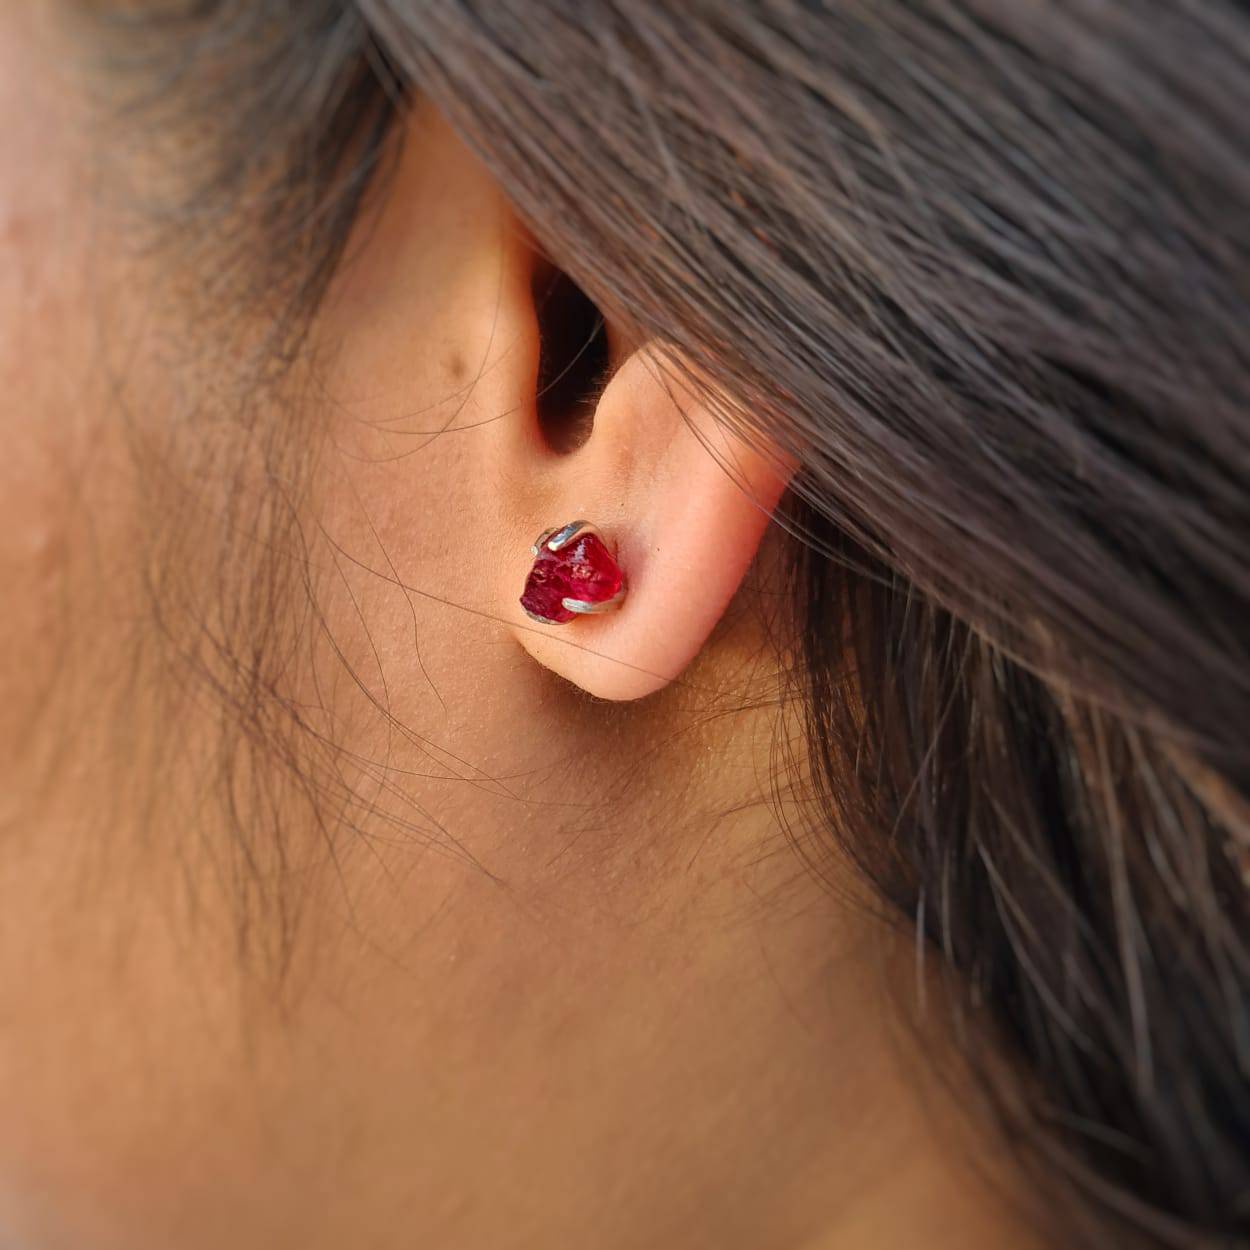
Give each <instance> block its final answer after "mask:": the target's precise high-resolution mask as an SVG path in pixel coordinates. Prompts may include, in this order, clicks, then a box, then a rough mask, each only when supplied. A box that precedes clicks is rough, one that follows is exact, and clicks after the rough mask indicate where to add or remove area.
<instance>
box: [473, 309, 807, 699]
mask: <svg viewBox="0 0 1250 1250" xmlns="http://www.w3.org/2000/svg"><path fill="white" fill-rule="evenodd" d="M536 316H537V321H538V325H539V337H540V340H541V339H542V338H543V337H544V330H545V327H544V317H543V314H542V311H541V309H539V310H538V311H537V313H536ZM587 331H590V332H593V325H592V326H590V327H583V337H584V335H585V333H586V332H587ZM564 332H565V333H567V328H564ZM607 337H608V339H609V341H612V340H614V338H615V334H614V327H613V326H612V325H611V324H609V325H608V326H607ZM568 347H573V348H574V350H576V342H575V341H574V343H571V344H568V345H566V351H567V348H568ZM530 399H531V402H528V403H526V404H525V405H523V406H521V407H519V408H518V409H517V411H516V412H515V413H514V414H513V417H512V422H513V426H512V431H511V434H512V436H511V437H510V438H508V439H506V440H500V442H499V443H498V445H497V448H496V454H497V455H498V456H499V457H500V462H499V463H498V464H497V465H496V466H495V467H494V471H495V474H496V480H498V481H500V482H503V483H505V484H506V489H507V490H508V497H507V499H506V506H507V511H508V514H509V516H510V517H511V518H512V519H513V521H514V523H515V525H516V527H517V528H516V529H515V530H514V531H513V534H512V537H511V541H512V543H513V545H514V549H515V550H516V553H517V559H516V561H515V563H512V562H510V565H509V568H508V571H507V576H506V578H505V580H504V583H503V584H502V585H501V587H500V598H501V601H502V603H503V606H504V610H505V611H506V612H507V613H508V614H509V615H510V616H511V619H512V621H513V632H514V635H515V637H516V639H517V641H518V642H519V643H520V645H521V646H522V647H524V649H525V650H526V651H527V652H528V653H529V654H530V656H532V657H533V659H534V660H535V661H537V662H538V663H539V664H542V665H544V666H545V667H546V668H549V669H551V670H552V671H553V672H556V673H559V674H560V675H561V676H562V677H564V678H567V679H568V680H569V681H571V682H573V683H574V684H575V685H577V686H580V687H581V688H582V689H583V690H586V691H588V692H589V693H591V694H594V695H597V696H599V697H600V698H605V699H637V698H641V697H643V696H644V695H648V694H651V693H652V692H654V691H656V690H658V689H660V688H661V687H663V686H665V685H667V684H668V683H669V682H671V681H673V680H674V679H675V678H677V677H678V676H679V675H680V673H681V672H682V670H683V669H684V668H685V667H686V666H687V665H688V664H689V663H690V661H691V660H692V659H694V657H695V656H696V655H697V654H698V652H699V651H700V649H701V648H702V647H703V645H704V643H705V642H706V640H707V638H708V636H709V634H710V633H711V632H712V630H713V628H714V627H715V626H716V624H717V622H718V621H719V620H720V618H721V616H722V614H723V613H724V611H725V608H726V607H727V605H728V604H729V601H730V600H731V599H732V598H733V596H734V593H735V592H736V591H737V589H738V587H739V586H740V584H741V582H742V579H743V577H744V575H745V574H746V572H747V569H748V567H749V566H750V564H751V561H752V559H753V558H754V556H755V553H756V551H757V549H758V547H759V544H760V540H761V538H762V537H763V534H764V531H765V529H766V527H767V525H768V522H769V519H770V516H771V513H772V510H773V508H774V507H775V506H776V504H777V501H778V499H779V497H780V496H781V493H782V491H783V490H784V489H785V486H786V483H787V480H788V478H789V474H790V471H791V470H790V469H789V467H788V466H787V465H786V464H785V463H784V462H783V461H782V458H781V457H780V456H779V455H778V454H777V452H776V451H775V450H774V449H773V448H772V447H770V446H768V445H766V444H764V443H762V442H760V441H753V440H748V439H747V438H745V437H743V436H741V435H739V434H736V433H733V432H731V431H730V430H729V429H728V427H727V425H726V423H725V422H724V421H722V420H719V419H717V418H716V417H715V416H714V415H713V413H712V412H711V410H710V407H709V404H708V402H707V400H706V399H705V398H704V395H703V394H702V393H701V388H697V387H696V386H695V385H694V384H693V383H692V381H691V379H690V377H689V375H687V374H685V373H684V372H683V371H682V370H681V369H680V367H679V363H678V362H676V361H674V360H672V359H670V358H667V357H665V356H664V355H663V354H662V353H660V352H658V351H657V350H655V349H653V348H650V347H646V346H644V347H641V348H638V349H636V350H633V351H632V352H630V353H628V354H627V355H626V357H625V359H624V360H623V361H622V362H621V363H620V364H619V366H618V367H616V368H615V371H614V372H612V374H611V377H610V380H609V381H608V383H607V385H606V387H604V388H602V392H601V394H599V396H598V400H597V402H595V403H594V404H593V409H592V410H591V411H588V412H585V413H583V414H581V415H580V417H579V418H577V419H578V420H579V421H580V423H581V426H582V429H581V436H580V438H579V439H578V441H577V445H576V446H575V447H574V448H573V449H565V450H561V449H560V440H561V436H560V434H559V433H558V432H557V435H556V438H555V439H554V440H553V438H552V435H551V432H550V427H551V426H552V424H557V425H558V423H559V421H560V420H561V414H559V413H557V414H555V417H554V421H553V418H552V416H551V415H550V414H548V415H546V417H544V397H543V396H542V395H541V394H539V395H537V396H535V397H530ZM553 443H554V446H553ZM579 519H585V520H587V521H589V522H591V523H592V524H593V525H594V526H595V527H596V528H597V529H598V530H599V531H600V532H601V533H602V535H603V538H604V541H605V543H606V544H607V545H608V547H609V548H610V549H611V550H613V551H614V552H615V555H616V559H617V561H618V563H619V565H620V568H621V570H622V573H623V575H624V578H625V585H626V595H625V598H624V599H623V601H622V602H621V604H620V606H619V607H618V608H617V609H616V610H614V611H612V612H610V613H606V614H604V615H587V616H578V617H576V618H575V619H574V620H572V621H570V622H567V623H565V624H560V625H545V624H541V623H537V624H536V623H535V622H534V621H533V620H532V619H530V618H528V617H527V616H526V614H525V613H524V611H523V610H522V609H521V605H520V603H519V601H518V596H519V595H520V592H521V590H522V586H523V583H524V581H525V576H526V573H527V572H528V569H529V567H530V562H531V557H530V550H529V544H530V543H532V542H533V541H534V540H535V538H536V537H537V536H538V535H539V534H541V533H543V532H544V531H547V530H550V529H552V528H554V527H558V526H561V525H564V524H566V523H568V522H571V521H574V520H579Z"/></svg>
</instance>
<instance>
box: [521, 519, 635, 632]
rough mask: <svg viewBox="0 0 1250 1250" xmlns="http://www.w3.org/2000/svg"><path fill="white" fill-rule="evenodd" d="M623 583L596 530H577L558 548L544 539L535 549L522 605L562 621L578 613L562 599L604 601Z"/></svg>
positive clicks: (543, 616)
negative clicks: (575, 533)
mask: <svg viewBox="0 0 1250 1250" xmlns="http://www.w3.org/2000/svg"><path fill="white" fill-rule="evenodd" d="M623 585H624V578H623V577H622V575H621V570H620V566H619V565H618V564H617V563H616V561H615V560H614V559H613V558H612V553H611V552H610V551H609V550H608V549H607V547H605V546H604V544H603V540H602V539H601V538H600V537H599V535H598V534H595V533H593V532H588V533H585V534H578V535H577V536H576V537H575V538H573V540H572V541H571V542H569V543H568V544H567V545H566V546H564V547H561V548H560V550H559V551H552V550H551V549H550V548H549V547H548V546H547V545H546V543H544V544H542V546H540V547H539V549H538V555H537V557H536V558H535V560H534V567H533V568H532V569H530V575H529V577H528V578H527V579H526V582H525V593H524V594H523V595H522V596H521V606H522V607H523V608H524V609H525V610H526V611H527V612H528V613H529V614H530V615H531V616H536V617H538V618H539V619H540V620H544V621H550V622H551V623H552V624H553V625H563V624H564V623H565V622H566V621H571V620H572V619H573V618H574V617H575V616H577V615H578V613H576V612H570V611H569V609H568V608H566V607H565V606H564V602H563V601H564V600H565V599H579V600H581V601H582V602H583V603H606V602H607V601H608V600H609V599H615V598H616V596H617V595H618V594H619V593H620V591H621V587H622V586H623Z"/></svg>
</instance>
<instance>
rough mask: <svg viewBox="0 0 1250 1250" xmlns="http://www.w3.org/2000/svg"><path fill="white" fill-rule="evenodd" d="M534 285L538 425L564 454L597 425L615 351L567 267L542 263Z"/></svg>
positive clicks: (602, 323)
mask: <svg viewBox="0 0 1250 1250" xmlns="http://www.w3.org/2000/svg"><path fill="white" fill-rule="evenodd" d="M531 289H532V291H533V295H534V313H535V316H536V317H537V320H538V342H539V352H538V387H537V397H536V404H537V409H538V426H539V429H540V431H541V432H542V436H543V438H544V440H545V441H546V443H547V446H548V447H550V448H551V450H552V451H554V452H558V453H560V454H562V455H566V454H568V453H570V452H574V451H576V450H577V449H578V448H579V447H581V446H582V445H583V444H584V443H585V442H586V441H587V439H589V438H590V434H591V431H592V430H593V429H594V423H595V408H596V406H597V405H598V402H599V396H600V395H601V394H602V393H603V388H604V386H605V385H606V384H607V381H608V375H609V372H610V369H611V351H610V347H609V344H608V331H607V324H606V322H605V320H604V317H603V314H602V313H601V312H600V311H599V308H598V307H597V306H596V304H595V302H594V301H593V300H592V299H591V298H590V297H589V296H588V295H587V294H586V293H585V292H584V291H583V290H582V289H581V287H579V286H578V285H577V283H575V282H574V281H573V279H572V278H570V277H569V276H568V275H567V274H566V273H563V272H562V271H561V270H559V269H556V268H554V267H552V266H539V267H538V268H537V269H536V270H535V273H534V278H533V283H532V288H531Z"/></svg>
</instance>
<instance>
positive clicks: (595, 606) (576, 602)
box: [560, 586, 625, 616]
mask: <svg viewBox="0 0 1250 1250" xmlns="http://www.w3.org/2000/svg"><path fill="white" fill-rule="evenodd" d="M624 598H625V587H624V586H622V587H621V588H620V590H618V591H617V592H616V594H614V595H613V596H612V598H611V599H605V600H604V601H603V602H602V603H587V602H586V600H585V599H561V600H560V602H561V603H562V604H563V605H564V608H565V610H566V611H568V612H576V613H577V614H578V616H600V615H602V614H603V613H604V612H614V611H616V609H617V608H619V607H620V606H621V603H622V601H623V600H624Z"/></svg>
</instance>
